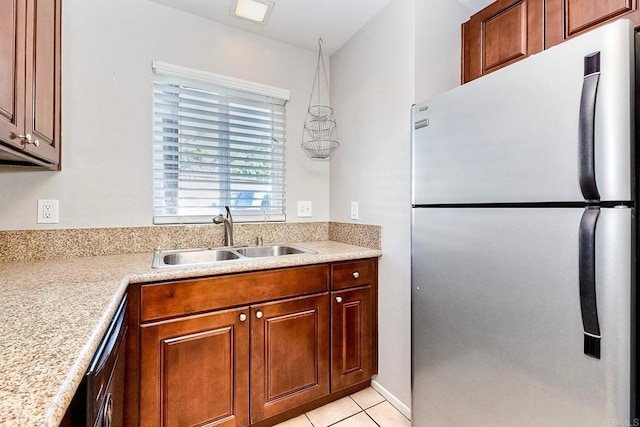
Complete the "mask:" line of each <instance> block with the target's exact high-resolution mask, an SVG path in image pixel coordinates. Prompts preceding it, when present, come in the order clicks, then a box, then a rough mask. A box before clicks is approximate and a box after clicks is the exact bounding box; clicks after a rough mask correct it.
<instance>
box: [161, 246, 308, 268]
mask: <svg viewBox="0 0 640 427" xmlns="http://www.w3.org/2000/svg"><path fill="white" fill-rule="evenodd" d="M305 253H316V252H314V251H312V250H310V249H306V248H301V247H296V246H289V245H266V246H244V247H224V248H213V249H178V250H166V251H165V250H158V251H156V253H155V254H154V256H153V264H152V265H151V267H153V268H165V267H178V266H189V265H200V264H213V263H218V262H224V261H233V260H239V261H242V260H249V259H251V258H266V257H276V256H283V255H295V254H305Z"/></svg>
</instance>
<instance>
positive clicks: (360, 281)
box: [331, 258, 376, 289]
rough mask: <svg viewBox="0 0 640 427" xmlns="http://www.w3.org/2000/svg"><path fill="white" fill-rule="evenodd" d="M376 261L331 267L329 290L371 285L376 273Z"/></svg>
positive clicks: (340, 264) (342, 263) (360, 261)
mask: <svg viewBox="0 0 640 427" xmlns="http://www.w3.org/2000/svg"><path fill="white" fill-rule="evenodd" d="M375 263H376V259H375V258H372V259H362V260H357V261H347V262H340V263H335V264H332V265H331V289H344V288H351V287H353V286H362V285H369V284H371V282H372V280H373V277H374V275H375V273H376V264H375Z"/></svg>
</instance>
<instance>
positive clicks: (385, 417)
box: [275, 387, 411, 427]
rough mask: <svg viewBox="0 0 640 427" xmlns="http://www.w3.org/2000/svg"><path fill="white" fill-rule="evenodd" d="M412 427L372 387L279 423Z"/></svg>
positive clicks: (323, 426) (289, 425)
mask: <svg viewBox="0 0 640 427" xmlns="http://www.w3.org/2000/svg"><path fill="white" fill-rule="evenodd" d="M328 426H334V427H376V426H379V427H410V426H411V422H410V421H409V420H408V419H407V418H406V417H405V416H404V415H402V413H400V412H399V411H398V410H397V409H396V408H394V407H393V406H392V405H391V404H390V403H389V402H387V401H386V400H385V399H384V397H382V396H381V395H380V393H378V392H377V391H375V390H374V389H373V388H371V387H369V388H366V389H364V390H362V391H359V392H357V393H355V394H352V395H351V396H349V397H344V398H342V399H340V400H336V401H335V402H332V403H329V404H327V405H325V406H322V407H320V408H318V409H314V410H313V411H310V412H307V413H306V414H304V415H300V416H299V417H296V418H293V419H291V420H288V421H285V422H283V423H280V424H278V425H277V426H275V427H328Z"/></svg>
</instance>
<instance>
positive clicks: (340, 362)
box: [331, 286, 375, 391]
mask: <svg viewBox="0 0 640 427" xmlns="http://www.w3.org/2000/svg"><path fill="white" fill-rule="evenodd" d="M331 305H332V307H331V390H332V391H337V390H341V389H343V388H346V387H349V386H352V385H354V384H358V383H361V382H363V381H366V380H367V379H370V378H371V376H372V375H373V374H374V358H373V353H374V351H375V349H374V348H373V345H372V343H373V342H375V337H374V328H373V323H372V322H373V316H372V296H371V286H366V287H363V288H356V289H350V290H344V291H338V292H331Z"/></svg>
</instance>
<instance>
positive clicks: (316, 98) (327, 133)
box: [300, 38, 340, 159]
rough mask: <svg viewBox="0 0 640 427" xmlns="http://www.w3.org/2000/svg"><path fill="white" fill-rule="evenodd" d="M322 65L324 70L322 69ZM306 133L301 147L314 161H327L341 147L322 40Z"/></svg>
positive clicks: (304, 126)
mask: <svg viewBox="0 0 640 427" xmlns="http://www.w3.org/2000/svg"><path fill="white" fill-rule="evenodd" d="M320 65H322V69H321V68H320ZM321 73H323V74H324V76H323V77H324V89H326V96H325V97H323V95H322V89H323V88H321V86H320V80H323V78H322V76H321V75H320V74H321ZM303 128H304V132H303V136H302V144H300V147H302V149H303V150H304V151H305V153H307V156H309V157H310V158H312V159H326V158H328V157H330V156H331V154H332V153H333V152H334V151H335V150H336V148H338V147H339V146H340V143H339V142H338V126H337V123H336V119H335V117H334V115H333V107H331V102H330V100H329V80H328V79H327V70H326V68H325V65H324V57H323V56H322V38H320V39H318V63H317V65H316V74H315V76H314V78H313V85H312V87H311V95H310V96H309V107H308V109H307V117H306V120H305V122H304V125H303Z"/></svg>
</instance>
